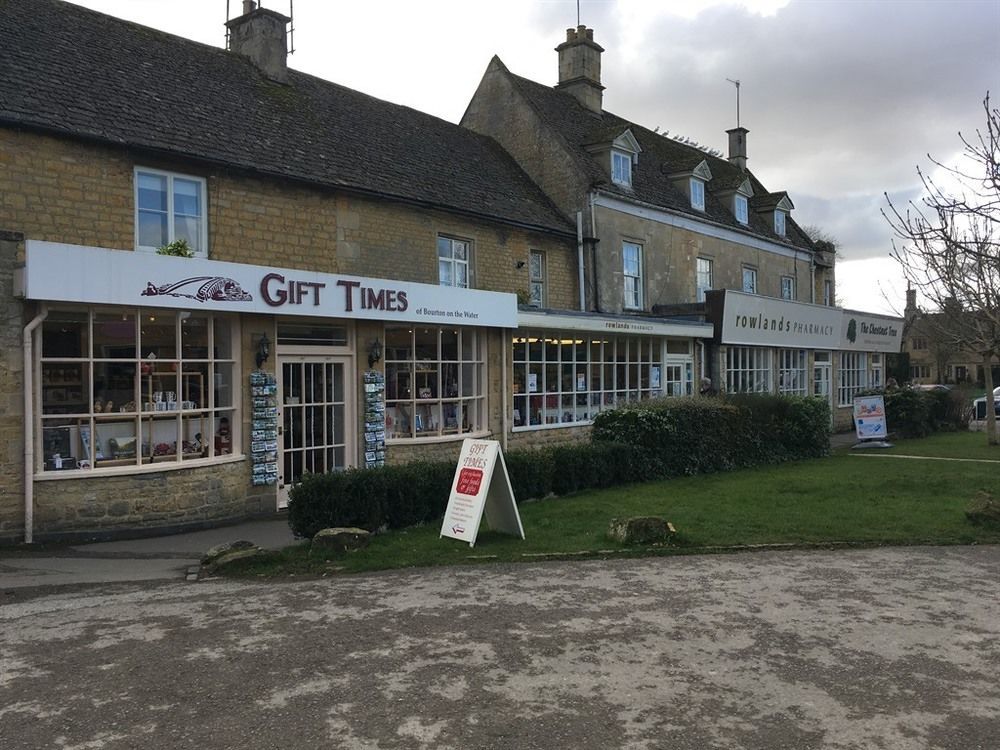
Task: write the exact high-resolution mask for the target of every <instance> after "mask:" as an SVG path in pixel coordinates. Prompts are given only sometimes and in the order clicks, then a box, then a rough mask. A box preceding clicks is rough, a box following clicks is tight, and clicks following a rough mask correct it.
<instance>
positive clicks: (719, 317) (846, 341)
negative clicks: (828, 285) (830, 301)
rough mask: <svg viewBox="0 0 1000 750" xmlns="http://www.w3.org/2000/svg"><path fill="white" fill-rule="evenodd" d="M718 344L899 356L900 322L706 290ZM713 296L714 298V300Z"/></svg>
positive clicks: (901, 336)
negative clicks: (717, 307)
mask: <svg viewBox="0 0 1000 750" xmlns="http://www.w3.org/2000/svg"><path fill="white" fill-rule="evenodd" d="M710 295H712V296H711V297H710V299H711V304H713V305H718V303H719V302H720V301H721V303H722V310H721V314H720V313H718V312H716V314H715V315H714V316H713V317H714V318H715V320H716V334H717V337H718V340H719V342H720V343H723V344H737V345H746V346H780V347H786V348H791V347H795V348H801V349H840V350H846V351H859V352H898V351H900V349H901V347H902V343H903V321H902V319H900V318H893V317H889V316H887V315H878V314H875V313H865V312H858V311H857V310H842V309H840V308H838V307H827V306H825V305H811V304H807V303H804V302H793V301H791V300H785V299H776V298H774V297H763V296H761V295H759V294H744V293H742V292H734V291H732V290H728V289H727V290H726V291H725V292H710ZM716 295H718V296H716Z"/></svg>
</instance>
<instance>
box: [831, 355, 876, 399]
mask: <svg viewBox="0 0 1000 750" xmlns="http://www.w3.org/2000/svg"><path fill="white" fill-rule="evenodd" d="M867 387H868V355H867V354H865V353H864V352H841V353H840V367H839V369H838V370H837V405H838V406H852V405H853V404H854V397H855V396H856V395H857V394H858V393H860V392H861V391H863V390H865V389H866V388H867Z"/></svg>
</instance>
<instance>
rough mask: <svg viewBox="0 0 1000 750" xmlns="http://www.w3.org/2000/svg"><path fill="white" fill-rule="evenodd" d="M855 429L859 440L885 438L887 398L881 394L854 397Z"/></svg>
mask: <svg viewBox="0 0 1000 750" xmlns="http://www.w3.org/2000/svg"><path fill="white" fill-rule="evenodd" d="M854 429H855V431H856V432H857V435H858V440H871V439H872V438H877V439H880V440H885V438H886V435H887V434H888V433H887V431H886V425H885V400H884V399H883V398H882V397H881V396H855V397H854Z"/></svg>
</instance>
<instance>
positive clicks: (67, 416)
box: [15, 240, 517, 541]
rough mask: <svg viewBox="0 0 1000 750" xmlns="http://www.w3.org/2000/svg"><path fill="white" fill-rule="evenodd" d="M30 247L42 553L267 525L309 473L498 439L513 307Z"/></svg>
mask: <svg viewBox="0 0 1000 750" xmlns="http://www.w3.org/2000/svg"><path fill="white" fill-rule="evenodd" d="M25 250H26V262H25V265H24V267H23V268H22V269H19V270H18V271H17V274H16V280H15V291H16V295H17V296H18V297H20V298H22V299H23V300H24V303H25V310H26V320H28V321H29V322H28V323H27V325H26V326H25V329H24V348H25V351H24V358H25V372H26V376H25V436H26V437H25V446H24V448H25V450H24V456H25V463H24V474H25V476H24V486H25V511H24V513H25V537H26V539H28V540H29V541H30V540H32V537H33V536H34V535H35V534H37V535H40V536H41V537H48V538H53V537H82V536H101V535H103V536H107V535H112V534H115V533H123V532H127V533H136V532H137V531H139V532H141V531H142V530H144V529H150V530H154V529H155V530H156V531H157V532H158V533H159V532H162V531H163V530H164V528H173V527H176V528H181V527H192V526H197V525H208V524H212V523H218V522H221V521H224V520H228V519H236V518H242V517H247V516H252V515H256V514H266V513H270V512H273V511H274V510H275V509H276V508H280V507H284V505H285V504H287V499H288V490H289V488H290V487H291V486H293V485H294V484H295V483H296V482H297V481H298V480H299V479H300V478H301V476H302V475H303V474H304V473H306V472H322V471H330V470H336V469H343V468H347V467H350V466H376V465H379V464H381V463H383V462H385V461H387V460H389V461H401V460H409V459H410V458H411V457H414V455H419V447H420V446H424V445H434V444H440V443H448V442H451V443H454V442H455V441H456V440H458V439H460V438H461V437H463V436H466V435H471V434H486V433H488V432H489V431H491V430H494V429H497V426H496V425H493V424H491V421H490V412H489V404H488V398H487V383H488V377H487V372H486V369H487V367H488V363H489V350H490V349H489V347H490V345H491V344H490V338H491V337H496V343H495V344H494V346H495V347H496V350H497V351H501V350H502V347H501V346H500V345H499V344H500V342H501V341H502V339H501V338H500V337H501V333H500V332H501V330H503V329H510V328H513V327H515V326H516V320H517V318H516V315H517V306H516V297H515V296H514V295H512V294H502V293H496V292H480V291H475V290H468V289H449V290H448V295H447V301H445V299H444V298H443V297H442V294H441V288H440V287H438V286H434V285H429V284H418V283H411V282H401V281H393V280H385V279H371V278H365V277H356V276H343V275H334V274H322V273H312V272H308V271H300V270H290V269H282V268H272V267H265V266H255V265H249V264H238V263H225V262H219V261H210V260H205V259H198V258H190V259H188V258H174V257H167V256H161V255H154V254H147V253H138V252H128V251H117V250H108V249H103V248H93V247H81V246H71V245H64V244H58V243H48V242H36V241H31V240H29V241H28V242H27V243H26V248H25ZM497 421H498V420H497ZM413 446H416V447H417V448H418V450H414V448H413ZM456 450H457V448H456Z"/></svg>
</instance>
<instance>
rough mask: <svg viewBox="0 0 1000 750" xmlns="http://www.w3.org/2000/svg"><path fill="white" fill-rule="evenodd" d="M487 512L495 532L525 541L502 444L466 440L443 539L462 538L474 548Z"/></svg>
mask: <svg viewBox="0 0 1000 750" xmlns="http://www.w3.org/2000/svg"><path fill="white" fill-rule="evenodd" d="M484 513H485V515H486V523H487V524H488V525H489V527H490V528H491V529H493V530H494V531H502V532H505V533H507V534H513V535H515V536H518V537H520V538H521V539H524V528H523V527H522V526H521V516H520V515H519V514H518V512H517V503H516V502H514V490H513V489H512V488H511V486H510V476H509V475H508V474H507V464H506V463H504V460H503V453H501V452H500V443H499V442H497V441H496V440H472V439H466V440H465V441H463V442H462V453H461V455H460V456H459V457H458V466H457V467H456V468H455V479H454V480H453V481H452V483H451V495H450V496H449V498H448V509H447V510H446V511H445V514H444V521H442V522H441V536H447V537H451V538H452V539H460V540H462V541H463V542H468V543H469V546H470V547H474V546H475V544H476V536H477V535H478V534H479V525H480V523H482V520H483V514H484Z"/></svg>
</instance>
